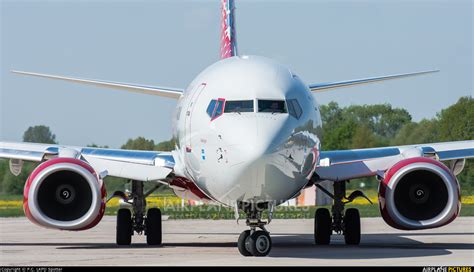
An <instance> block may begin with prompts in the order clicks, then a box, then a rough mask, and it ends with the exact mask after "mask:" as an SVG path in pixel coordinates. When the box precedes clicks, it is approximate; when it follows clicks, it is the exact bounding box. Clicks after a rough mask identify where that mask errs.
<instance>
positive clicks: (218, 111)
mask: <svg viewBox="0 0 474 272" xmlns="http://www.w3.org/2000/svg"><path fill="white" fill-rule="evenodd" d="M224 104H225V100H224V99H218V100H217V106H216V111H215V113H214V116H213V117H212V118H213V119H214V118H217V117H219V116H221V115H222V112H223V111H224Z"/></svg>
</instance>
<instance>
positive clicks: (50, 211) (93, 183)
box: [23, 158, 106, 230]
mask: <svg viewBox="0 0 474 272" xmlns="http://www.w3.org/2000/svg"><path fill="white" fill-rule="evenodd" d="M23 196H24V200H23V209H24V211H25V214H26V215H27V217H28V218H29V219H30V220H31V221H32V222H34V223H36V224H39V225H41V226H44V227H48V228H55V229H63V230H83V229H88V228H92V227H94V226H95V225H97V223H99V221H100V220H101V219H102V216H103V215H104V211H105V197H106V192H105V187H104V184H103V181H102V180H101V179H100V178H99V177H98V176H97V174H96V173H95V171H94V169H93V168H92V167H91V166H90V165H89V164H87V163H86V162H84V161H81V160H78V159H71V158H55V159H51V160H48V161H46V162H44V163H42V164H40V165H39V166H38V167H37V168H36V169H35V170H34V171H33V172H32V173H31V175H30V176H29V178H28V180H27V182H26V184H25V189H24V192H23Z"/></svg>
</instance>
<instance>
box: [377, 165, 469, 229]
mask: <svg viewBox="0 0 474 272" xmlns="http://www.w3.org/2000/svg"><path fill="white" fill-rule="evenodd" d="M379 205H380V211H381V213H382V217H383V219H384V220H385V222H387V224H389V225H390V226H392V227H394V228H397V229H402V230H417V229H429V228H436V227H441V226H444V225H446V224H448V223H450V222H452V221H453V220H454V219H455V218H456V217H457V215H458V214H459V212H460V209H461V196H460V189H459V183H458V181H457V179H456V177H455V176H454V175H453V173H452V172H451V171H450V170H449V168H448V167H446V166H445V165H444V164H442V163H440V162H438V161H436V160H433V159H429V158H424V157H417V158H410V159H405V160H402V161H399V162H398V163H396V164H395V165H393V166H392V167H391V168H390V169H389V170H388V171H387V172H386V173H385V176H384V178H383V180H382V182H381V183H380V187H379Z"/></svg>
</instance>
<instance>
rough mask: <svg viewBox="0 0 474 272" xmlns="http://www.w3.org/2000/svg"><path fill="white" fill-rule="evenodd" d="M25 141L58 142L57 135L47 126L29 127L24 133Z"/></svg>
mask: <svg viewBox="0 0 474 272" xmlns="http://www.w3.org/2000/svg"><path fill="white" fill-rule="evenodd" d="M23 142H30V143H43V144H56V135H54V134H53V133H52V132H51V130H50V129H49V127H47V126H42V125H41V126H34V127H29V128H28V129H27V130H26V131H25V133H24V134H23Z"/></svg>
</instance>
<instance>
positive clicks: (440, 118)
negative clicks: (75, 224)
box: [0, 96, 474, 194]
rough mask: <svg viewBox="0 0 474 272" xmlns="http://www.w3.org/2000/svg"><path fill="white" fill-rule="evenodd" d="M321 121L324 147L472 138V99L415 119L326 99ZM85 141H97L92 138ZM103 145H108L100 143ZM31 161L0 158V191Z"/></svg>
mask: <svg viewBox="0 0 474 272" xmlns="http://www.w3.org/2000/svg"><path fill="white" fill-rule="evenodd" d="M321 118H322V121H323V139H322V143H323V145H322V147H323V150H336V149H353V148H369V147H381V146H388V145H408V144H420V143H430V142H444V141H458V140H472V139H474V99H473V98H472V97H471V96H469V97H462V98H460V99H459V100H458V101H457V102H456V103H455V104H454V105H451V106H450V107H448V108H446V109H443V110H441V111H440V112H438V113H437V114H436V116H435V117H433V118H431V119H423V120H421V121H419V122H415V121H413V120H412V117H411V115H410V114H409V113H408V112H407V111H406V110H405V109H401V108H393V107H392V106H391V105H390V104H377V105H352V106H348V107H340V106H339V105H338V104H337V103H335V102H331V103H329V104H327V105H322V106H321ZM23 141H24V142H36V143H51V144H55V143H57V142H56V136H55V135H54V134H53V133H52V132H51V130H50V129H49V128H48V127H47V126H34V127H30V128H28V129H27V130H26V131H25V133H24V135H23ZM90 146H93V147H98V146H97V145H95V144H91V145H90ZM102 147H107V146H102ZM174 147H175V139H171V140H169V141H164V142H160V143H157V144H156V143H155V142H154V141H153V140H150V139H146V138H144V137H138V138H135V139H129V140H128V141H127V142H126V143H125V144H124V145H122V147H121V148H122V149H133V150H159V151H171V150H173V149H174ZM34 167H36V164H34V163H25V165H24V168H23V171H22V173H21V174H20V175H19V176H18V177H15V176H14V175H12V174H11V173H10V171H9V166H8V161H7V160H0V192H1V193H4V194H21V193H22V190H23V185H24V183H25V181H26V179H27V178H28V175H29V173H30V172H31V171H32V170H33V169H34ZM458 179H459V181H460V183H461V189H462V190H463V192H464V193H469V194H471V193H472V192H474V163H473V162H471V161H466V165H465V168H464V171H463V172H462V173H461V174H460V175H459V176H458ZM106 182H107V190H108V191H109V192H113V191H114V190H115V189H119V188H120V189H122V188H123V185H124V183H125V182H126V181H124V180H123V179H118V178H111V177H107V178H106ZM361 184H366V186H367V187H369V188H376V187H377V186H378V183H377V182H376V181H375V179H367V178H366V179H360V180H354V181H352V182H351V183H350V186H349V188H351V187H360V186H361Z"/></svg>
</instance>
